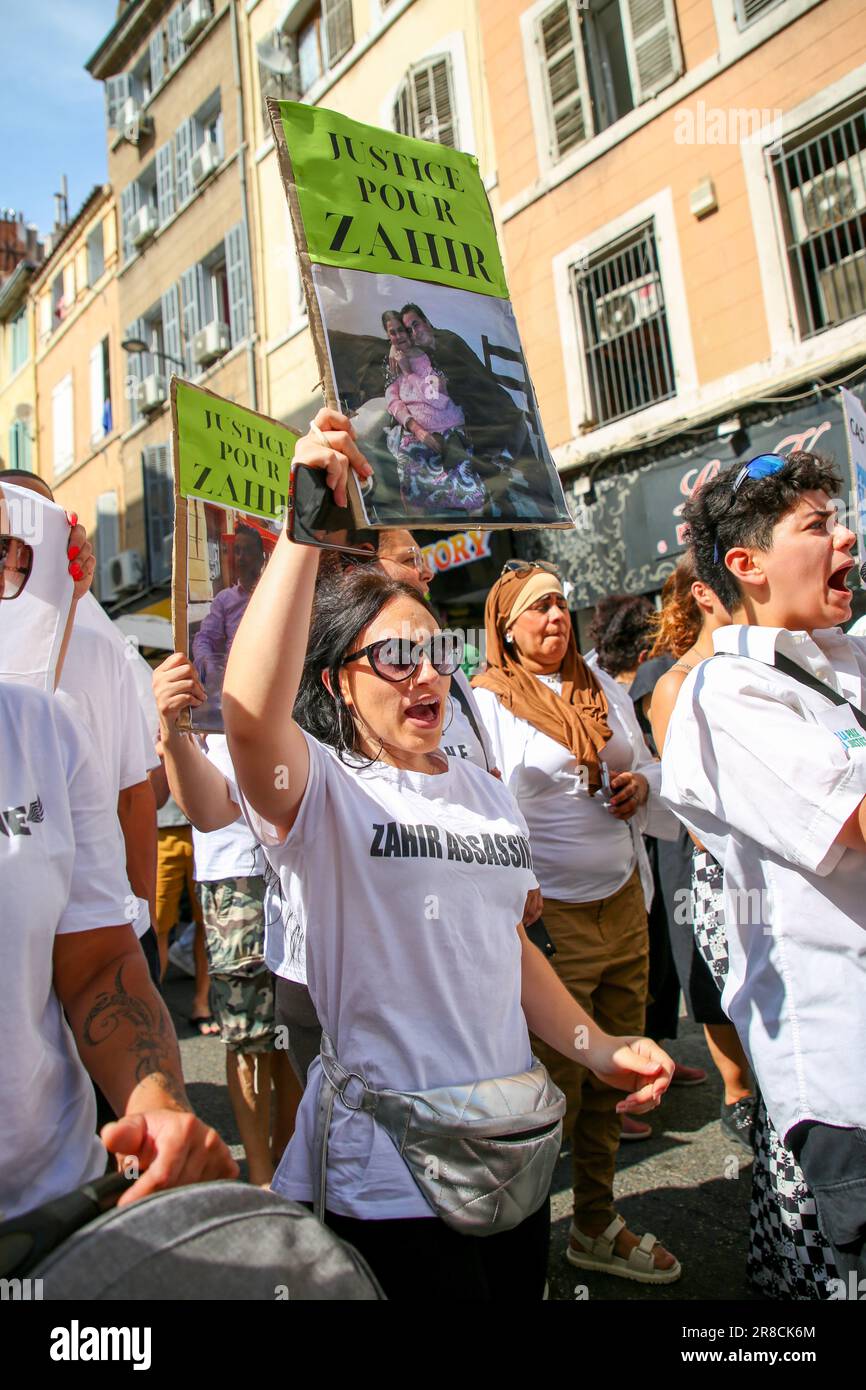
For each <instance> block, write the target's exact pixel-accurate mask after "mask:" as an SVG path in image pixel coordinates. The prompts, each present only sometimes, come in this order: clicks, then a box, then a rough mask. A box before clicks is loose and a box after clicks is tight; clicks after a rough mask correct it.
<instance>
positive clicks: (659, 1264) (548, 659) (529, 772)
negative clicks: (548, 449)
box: [473, 561, 681, 1284]
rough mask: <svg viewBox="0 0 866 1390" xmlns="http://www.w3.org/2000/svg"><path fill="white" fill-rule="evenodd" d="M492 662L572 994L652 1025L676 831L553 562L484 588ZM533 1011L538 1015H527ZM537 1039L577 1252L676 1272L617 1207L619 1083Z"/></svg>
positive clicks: (486, 686) (508, 748)
mask: <svg viewBox="0 0 866 1390" xmlns="http://www.w3.org/2000/svg"><path fill="white" fill-rule="evenodd" d="M485 625H486V635H487V671H486V672H485V674H484V675H482V676H478V677H476V678H475V680H474V682H473V686H474V689H475V692H476V696H477V699H478V704H479V707H480V709H481V716H482V719H483V720H484V721H485V723H486V725H487V729H488V732H489V734H490V737H491V740H492V742H493V750H494V753H495V755H496V761H497V765H498V766H499V767H500V768H501V769H502V775H503V777H504V779H505V781H506V783H507V785H508V787H509V788H510V790H511V791H512V792H513V793H514V796H515V797H516V799H517V803H518V805H519V807H520V809H521V811H522V813H523V815H524V816H525V818H526V823H527V825H528V826H529V834H530V842H531V844H532V854H533V862H534V865H535V870H536V873H537V874H538V880H539V883H540V884H541V891H542V894H543V896H544V912H543V919H544V925H545V927H546V928H547V931H548V933H549V935H550V937H551V939H552V941H553V943H554V945H555V947H556V954H555V955H554V956H553V958H552V962H551V963H552V965H553V967H554V969H555V971H556V973H557V974H558V975H559V978H560V980H561V981H562V983H563V986H564V987H565V988H567V990H568V991H569V994H570V996H571V997H572V998H573V999H574V1001H575V1003H576V1005H580V1006H581V1007H582V1008H583V1009H585V1010H586V1013H587V1014H588V1015H589V1016H591V1017H592V1018H594V1019H595V1020H596V1021H597V1023H598V1024H599V1025H600V1026H602V1027H604V1028H605V1029H609V1030H611V1031H613V1032H617V1033H639V1032H641V1031H642V1029H643V1027H644V1015H645V1009H646V1000H647V981H648V950H649V947H648V933H647V908H648V905H649V902H650V901H651V899H652V873H651V870H650V867H649V862H648V860H647V855H646V849H645V847H644V844H643V836H642V833H641V832H643V831H644V830H647V831H648V832H649V833H651V834H659V835H662V836H665V837H670V836H672V835H673V834H674V833H675V825H676V823H675V821H674V820H673V818H672V817H671V816H670V815H669V813H668V812H667V811H665V810H664V808H663V807H662V806H661V804H660V802H659V801H658V797H657V788H658V783H659V780H660V773H661V769H660V767H659V765H658V763H657V762H656V761H655V760H654V759H653V758H652V756H651V754H650V752H649V749H648V748H647V746H646V744H645V742H644V739H643V736H642V735H641V732H640V728H639V727H638V723H637V719H636V717H635V715H634V711H633V709H632V705H631V701H630V699H629V697H628V694H627V693H626V691H625V690H624V689H623V688H622V687H621V686H619V685H618V684H617V682H616V681H615V680H613V679H612V678H611V677H610V676H607V675H605V673H604V672H602V671H598V670H592V669H590V667H589V666H588V665H587V664H586V662H584V660H583V658H582V657H581V656H580V654H579V652H578V650H577V645H576V642H575V639H574V633H573V631H572V626H571V619H570V615H569V612H568V602H567V600H566V598H565V595H564V594H563V591H562V582H561V580H560V579H559V576H558V574H557V573H556V571H555V569H554V567H553V566H552V565H548V564H546V563H545V564H529V563H527V562H525V561H510V562H509V563H508V564H507V565H506V567H505V570H504V571H503V574H502V576H501V578H500V579H499V580H498V581H497V582H496V584H494V586H493V588H492V589H491V591H490V593H489V594H488V596H487V605H486V609H485ZM530 1021H531V1020H530ZM540 1039H541V1040H540V1041H539V1042H536V1041H535V1040H533V1046H534V1050H535V1051H536V1053H537V1055H538V1056H539V1057H540V1058H541V1060H542V1061H543V1062H544V1063H545V1065H546V1066H547V1068H548V1070H549V1071H550V1073H551V1075H552V1076H553V1078H554V1080H555V1081H556V1083H557V1085H559V1086H560V1087H561V1088H562V1090H563V1091H565V1093H566V1096H567V1098H568V1111H567V1114H566V1122H565V1123H566V1132H567V1133H570V1135H571V1139H572V1163H573V1169H574V1218H573V1221H572V1226H571V1234H570V1239H569V1244H568V1249H567V1252H566V1253H567V1257H568V1259H569V1260H570V1261H571V1263H572V1264H574V1265H577V1266H578V1268H580V1269H593V1270H599V1271H603V1272H605V1273H608V1274H615V1275H618V1276H620V1277H622V1278H625V1279H634V1280H637V1281H638V1282H640V1283H647V1284H666V1283H671V1282H672V1281H673V1280H675V1279H678V1278H679V1276H680V1273H681V1268H680V1264H679V1261H678V1260H676V1259H675V1258H674V1256H673V1255H671V1254H670V1253H669V1252H668V1251H667V1250H665V1249H664V1248H663V1247H662V1246H661V1245H660V1244H659V1242H658V1241H657V1240H656V1238H655V1237H654V1236H651V1235H649V1233H647V1234H645V1235H644V1236H642V1237H641V1238H638V1237H637V1236H636V1235H633V1234H632V1232H631V1231H629V1230H628V1229H627V1228H626V1225H625V1222H624V1220H623V1219H622V1217H620V1216H618V1215H617V1214H616V1212H615V1210H614V1205H613V1174H614V1165H615V1162H616V1154H617V1149H618V1147H619V1140H620V1117H619V1114H618V1111H619V1110H620V1107H619V1106H618V1105H617V1098H616V1094H615V1092H614V1091H613V1090H612V1089H611V1087H610V1086H609V1085H608V1084H607V1083H606V1082H605V1081H604V1079H602V1078H599V1077H598V1076H597V1075H595V1076H594V1075H592V1074H591V1071H592V1069H590V1070H587V1068H586V1067H585V1066H584V1065H581V1064H580V1060H581V1059H579V1058H577V1057H575V1055H574V1053H572V1054H571V1055H569V1054H568V1053H567V1052H566V1053H564V1055H562V1054H560V1053H559V1052H558V1051H557V1050H556V1048H555V1046H554V1047H550V1046H549V1045H548V1044H549V1041H550V1040H549V1039H548V1038H546V1037H545V1035H544V1034H543V1033H542V1034H540Z"/></svg>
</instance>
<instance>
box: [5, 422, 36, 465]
mask: <svg viewBox="0 0 866 1390" xmlns="http://www.w3.org/2000/svg"><path fill="white" fill-rule="evenodd" d="M9 467H10V468H23V469H25V470H26V471H27V472H28V473H29V472H31V471H32V468H31V464H30V431H29V429H28V428H27V424H26V422H25V421H24V420H13V421H12V424H11V425H10V426H9Z"/></svg>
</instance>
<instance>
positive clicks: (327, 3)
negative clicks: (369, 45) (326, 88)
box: [322, 0, 355, 68]
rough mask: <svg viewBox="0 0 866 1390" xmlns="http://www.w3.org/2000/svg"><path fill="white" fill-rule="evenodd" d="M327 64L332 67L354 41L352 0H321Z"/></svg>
mask: <svg viewBox="0 0 866 1390" xmlns="http://www.w3.org/2000/svg"><path fill="white" fill-rule="evenodd" d="M322 18H323V19H324V21H325V47H326V49H327V66H328V67H329V68H332V67H333V66H334V65H335V63H338V62H339V61H340V59H341V58H342V56H343V54H344V53H348V51H349V49H350V48H351V47H352V44H353V43H354V42H355V29H354V26H353V24H352V0H322Z"/></svg>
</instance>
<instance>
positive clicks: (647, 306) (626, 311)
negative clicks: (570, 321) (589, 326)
mask: <svg viewBox="0 0 866 1390" xmlns="http://www.w3.org/2000/svg"><path fill="white" fill-rule="evenodd" d="M660 308H661V296H660V294H659V282H658V277H657V276H655V275H644V276H643V278H642V279H640V280H632V282H631V284H630V285H623V287H622V289H620V290H613V291H612V293H611V294H603V295H601V296H600V298H598V299H597V300H596V301H595V318H596V323H597V324H598V340H599V342H600V343H607V342H610V340H611V338H618V337H619V335H620V334H621V333H627V332H628V331H629V329H631V328H637V327H638V325H639V324H641V323H645V322H646V320H647V319H651V318H652V317H653V315H654V314H657V313H658V312H659V309H660Z"/></svg>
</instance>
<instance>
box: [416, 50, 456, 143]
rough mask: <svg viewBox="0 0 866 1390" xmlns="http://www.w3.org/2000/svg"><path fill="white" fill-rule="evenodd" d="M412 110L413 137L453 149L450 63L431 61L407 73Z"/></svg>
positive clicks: (454, 123) (453, 119)
mask: <svg viewBox="0 0 866 1390" xmlns="http://www.w3.org/2000/svg"><path fill="white" fill-rule="evenodd" d="M409 80H410V83H411V87H412V99H413V102H414V107H415V134H416V135H417V136H418V138H419V139H421V140H437V141H438V142H439V144H440V145H450V146H451V147H452V149H454V148H456V145H457V128H456V121H455V116H454V91H453V84H452V81H451V59H450V58H448V57H443V58H434V59H433V60H432V61H431V62H429V63H423V64H420V65H419V66H418V67H416V68H413V69H412V71H411V73H410V79H409Z"/></svg>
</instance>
